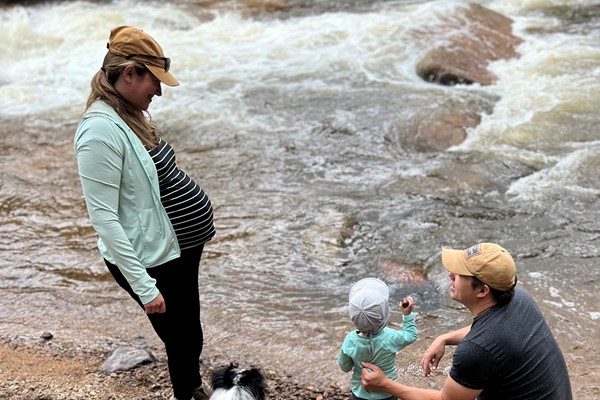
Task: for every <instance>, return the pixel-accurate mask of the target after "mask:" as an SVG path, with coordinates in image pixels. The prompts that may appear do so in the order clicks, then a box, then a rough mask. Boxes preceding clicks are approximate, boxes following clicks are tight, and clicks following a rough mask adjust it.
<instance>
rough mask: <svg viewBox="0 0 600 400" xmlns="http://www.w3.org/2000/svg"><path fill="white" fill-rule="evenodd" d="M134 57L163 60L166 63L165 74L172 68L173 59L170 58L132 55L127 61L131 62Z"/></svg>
mask: <svg viewBox="0 0 600 400" xmlns="http://www.w3.org/2000/svg"><path fill="white" fill-rule="evenodd" d="M133 57H142V58H150V59H152V60H161V61H163V62H164V63H165V66H164V69H165V72H169V68H171V59H170V58H168V57H158V56H151V55H148V54H130V55H128V56H126V57H125V59H126V60H131V59H132V58H133Z"/></svg>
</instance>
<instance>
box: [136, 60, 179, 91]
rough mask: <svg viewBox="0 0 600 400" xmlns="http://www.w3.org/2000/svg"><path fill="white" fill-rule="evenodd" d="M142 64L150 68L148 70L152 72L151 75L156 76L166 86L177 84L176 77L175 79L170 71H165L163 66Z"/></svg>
mask: <svg viewBox="0 0 600 400" xmlns="http://www.w3.org/2000/svg"><path fill="white" fill-rule="evenodd" d="M144 65H146V68H148V69H149V70H150V72H152V75H154V76H155V77H157V78H158V79H159V80H160V81H161V82H162V83H164V84H165V85H167V86H177V85H179V82H178V81H177V79H175V77H174V76H173V75H171V73H170V72H165V70H164V69H163V68H160V67H155V66H154V65H148V64H144Z"/></svg>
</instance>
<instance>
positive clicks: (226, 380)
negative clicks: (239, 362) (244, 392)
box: [210, 364, 235, 390]
mask: <svg viewBox="0 0 600 400" xmlns="http://www.w3.org/2000/svg"><path fill="white" fill-rule="evenodd" d="M233 369H235V367H234V366H233V364H229V366H227V367H224V368H220V369H218V370H216V371H213V372H212V373H211V374H210V378H211V384H212V388H213V390H217V389H231V388H232V387H233V386H234V383H233V376H232V375H231V371H232V370H233Z"/></svg>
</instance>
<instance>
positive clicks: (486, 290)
mask: <svg viewBox="0 0 600 400" xmlns="http://www.w3.org/2000/svg"><path fill="white" fill-rule="evenodd" d="M491 292H492V291H491V290H490V287H489V286H488V285H486V284H485V283H484V284H483V285H481V286H480V287H479V293H477V297H482V298H483V297H485V296H487V295H488V294H489V293H491Z"/></svg>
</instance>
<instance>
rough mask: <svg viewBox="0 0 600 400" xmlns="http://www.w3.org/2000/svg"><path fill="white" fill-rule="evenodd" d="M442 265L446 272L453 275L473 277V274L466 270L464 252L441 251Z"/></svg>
mask: <svg viewBox="0 0 600 400" xmlns="http://www.w3.org/2000/svg"><path fill="white" fill-rule="evenodd" d="M442 264H443V265H444V268H446V270H448V272H452V273H453V274H457V275H467V276H473V273H471V271H469V268H467V263H466V261H465V251H464V250H451V249H444V250H442Z"/></svg>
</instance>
